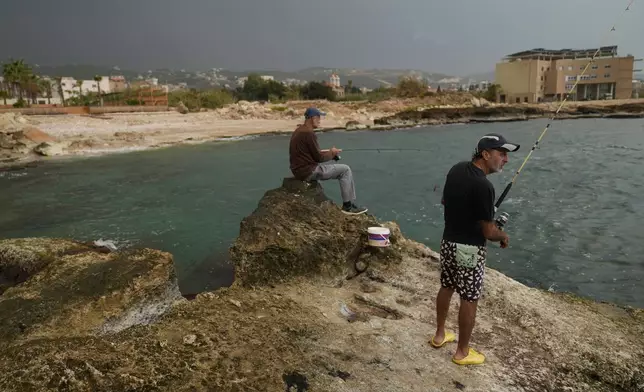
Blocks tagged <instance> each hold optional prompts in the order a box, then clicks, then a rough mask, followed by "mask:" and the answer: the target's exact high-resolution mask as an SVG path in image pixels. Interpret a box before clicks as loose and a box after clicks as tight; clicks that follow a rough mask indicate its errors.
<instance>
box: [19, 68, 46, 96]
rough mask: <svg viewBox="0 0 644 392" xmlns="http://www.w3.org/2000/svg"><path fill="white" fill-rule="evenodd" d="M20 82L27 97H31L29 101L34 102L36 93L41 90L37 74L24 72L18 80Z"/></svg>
mask: <svg viewBox="0 0 644 392" xmlns="http://www.w3.org/2000/svg"><path fill="white" fill-rule="evenodd" d="M20 84H21V85H22V88H23V89H24V90H25V92H26V93H27V98H28V99H29V98H31V103H32V104H35V103H36V102H37V98H38V95H39V94H40V93H41V92H42V90H41V84H40V79H39V78H38V76H36V75H34V74H32V73H29V74H24V75H23V76H22V78H21V80H20Z"/></svg>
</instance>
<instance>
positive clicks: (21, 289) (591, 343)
mask: <svg viewBox="0 0 644 392" xmlns="http://www.w3.org/2000/svg"><path fill="white" fill-rule="evenodd" d="M326 200H327V198H326V196H325V194H324V191H323V189H322V188H321V186H320V185H319V184H316V183H311V184H306V183H302V182H299V181H293V180H290V179H285V180H284V183H283V186H281V187H279V188H276V189H273V190H270V191H268V192H266V194H265V195H264V197H263V198H262V199H261V200H260V201H259V203H258V206H257V209H256V210H255V211H254V212H253V213H252V214H251V215H249V216H248V217H246V218H245V219H244V220H243V221H242V222H241V224H240V233H239V237H238V238H237V240H236V241H235V243H234V244H233V245H232V246H231V248H230V255H231V259H232V261H233V262H234V264H235V269H236V271H235V282H234V283H233V285H232V286H231V287H227V288H220V289H218V290H216V291H213V292H206V293H201V294H198V295H197V296H196V297H195V298H194V299H193V300H187V299H184V298H182V297H181V296H180V295H179V293H178V289H177V282H176V277H175V275H174V267H173V263H172V256H171V255H170V254H168V253H165V252H160V251H156V250H152V249H129V250H125V249H124V250H117V251H113V249H108V248H104V247H101V246H97V245H96V244H87V243H79V242H76V241H72V240H65V239H45V238H32V239H13V240H0V312H1V314H2V315H3V316H2V318H0V350H1V352H2V353H3V355H2V356H0V390H3V391H7V392H11V391H21V392H23V391H24V392H28V391H50V390H65V391H70V392H76V391H97V392H100V391H115V390H128V391H166V390H172V391H212V390H222V391H284V390H287V391H310V392H313V391H411V390H419V391H420V390H422V391H430V392H437V391H447V390H465V391H481V392H483V391H485V392H489V391H495V392H505V391H508V392H509V391H535V392H536V391H585V392H587V391H602V392H604V391H606V392H608V391H624V392H627V391H628V392H642V391H644V368H642V366H641V364H642V363H644V310H642V309H635V308H630V307H619V306H615V305H611V304H607V303H597V302H593V301H591V300H587V299H584V298H580V297H577V296H574V295H570V294H565V293H552V292H548V291H542V290H538V289H534V288H529V287H526V286H524V285H523V284H520V283H518V282H516V281H514V280H512V279H510V278H509V277H507V276H505V275H503V274H501V273H499V272H497V271H495V270H493V269H489V268H488V269H486V283H485V286H484V292H483V297H482V299H481V301H480V303H479V311H478V316H477V326H476V328H475V331H474V335H473V337H472V344H473V346H474V347H475V348H477V349H478V350H480V351H482V352H484V353H485V354H486V355H487V361H486V363H485V364H484V365H482V366H479V367H474V368H463V367H459V366H458V365H455V364H453V363H452V362H451V361H450V356H451V355H452V353H453V350H454V345H452V344H450V345H448V346H447V347H445V348H442V349H440V350H436V349H433V348H431V346H429V344H428V343H427V342H428V339H429V338H430V334H431V332H432V330H433V328H434V325H433V323H434V300H435V296H436V293H437V291H438V288H439V274H440V268H439V265H438V262H437V255H436V253H435V252H433V251H432V250H431V249H428V248H427V247H425V246H424V245H421V244H418V243H415V242H413V241H410V240H408V239H406V238H405V237H404V235H403V234H402V233H401V232H400V230H399V229H398V226H397V225H396V224H395V223H394V222H379V221H378V219H377V218H375V217H373V216H370V215H362V216H347V215H344V214H342V213H341V212H340V210H339V208H338V207H337V206H335V205H333V204H332V203H330V202H328V201H326ZM376 225H377V226H380V225H383V226H387V227H389V228H390V229H391V231H392V237H391V242H392V245H391V247H389V248H385V249H382V248H371V247H369V246H368V245H367V244H366V228H367V227H370V226H376ZM452 306H453V307H452V309H451V312H450V318H449V319H448V328H450V329H454V328H455V327H456V325H457V312H456V306H457V301H453V302H452Z"/></svg>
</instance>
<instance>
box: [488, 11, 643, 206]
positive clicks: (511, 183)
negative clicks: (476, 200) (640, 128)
mask: <svg viewBox="0 0 644 392" xmlns="http://www.w3.org/2000/svg"><path fill="white" fill-rule="evenodd" d="M634 2H635V0H630V1H629V2H628V5H627V6H626V9H625V10H624V11H623V12H622V13H621V14H620V16H619V18H618V20H617V21H616V22H615V24H613V26H612V27H611V29H610V30H609V31H608V32H607V33H605V34H610V33H612V32H613V31H616V29H615V26H616V25H617V23H618V22H619V21H620V20H621V18H622V17H623V16H624V15H625V14H626V12H627V11H630V8H631V6H632V5H633V3H634ZM605 36H606V35H605ZM605 36H604V37H605ZM600 42H601V41H600ZM601 49H602V46H601V45H600V47H599V48H597V50H596V51H595V53H594V54H593V56H592V57H591V59H590V60H589V61H588V63H587V64H586V67H585V68H584V70H583V71H582V72H581V74H580V75H578V76H577V80H576V81H575V84H573V85H572V87H571V88H570V90H568V92H567V93H566V95H565V97H564V99H563V101H561V104H560V105H559V107H558V108H557V111H556V112H555V113H554V114H553V115H552V117H550V119H549V121H548V124H547V125H546V127H545V128H544V129H543V132H541V135H539V138H538V139H537V141H536V142H535V143H534V145H533V146H532V148H531V149H530V152H529V153H528V155H527V156H526V157H525V159H524V160H523V163H522V164H521V166H519V169H518V170H517V171H516V172H515V173H514V176H513V177H512V180H511V181H510V183H509V184H508V185H507V186H506V187H505V189H504V190H503V193H501V197H499V200H498V201H497V202H496V204H495V205H494V211H495V212H496V209H497V208H499V206H500V205H501V203H502V202H503V200H504V199H505V197H506V196H507V195H508V192H510V188H512V185H513V184H514V183H515V182H516V180H517V177H518V176H519V174H520V173H521V170H523V167H524V166H525V165H526V163H527V162H528V160H529V159H530V157H531V156H532V153H533V152H534V150H535V149H537V148H538V146H539V143H540V142H541V139H543V137H544V136H545V134H546V132H548V129H549V128H550V125H551V124H552V121H553V120H554V119H555V118H556V117H557V114H559V112H560V111H561V108H563V106H564V104H565V103H566V101H567V100H568V97H569V95H570V94H571V93H572V91H574V90H575V89H576V88H577V84H579V82H580V81H581V77H582V76H583V75H584V74H585V73H586V71H587V70H588V67H590V65H591V64H592V63H593V62H594V61H595V57H597V55H598V54H599V53H600V52H601Z"/></svg>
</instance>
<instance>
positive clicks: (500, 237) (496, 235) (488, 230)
mask: <svg viewBox="0 0 644 392" xmlns="http://www.w3.org/2000/svg"><path fill="white" fill-rule="evenodd" d="M479 223H480V224H481V230H483V237H485V238H486V239H487V240H489V241H494V242H500V241H506V242H507V239H508V235H507V234H506V233H505V232H504V231H503V230H501V229H499V228H498V227H497V225H496V223H494V221H479Z"/></svg>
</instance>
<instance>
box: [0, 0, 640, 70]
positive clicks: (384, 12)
mask: <svg viewBox="0 0 644 392" xmlns="http://www.w3.org/2000/svg"><path fill="white" fill-rule="evenodd" d="M2 3H3V4H2V6H1V7H0V37H2V38H0V59H2V60H4V59H6V58H8V57H16V58H25V59H26V60H27V62H29V63H39V64H48V65H61V64H71V63H79V64H80V63H82V64H94V65H107V66H114V65H118V66H120V67H121V68H128V69H136V70H145V69H150V68H186V69H193V70H194V69H208V68H213V67H221V68H228V69H233V70H248V69H260V68H268V69H283V70H296V69H300V68H304V67H309V66H324V67H356V68H415V69H421V70H426V71H432V72H444V73H448V74H453V75H465V74H469V73H477V72H488V71H492V70H493V69H494V64H495V63H496V62H497V60H499V59H500V58H501V57H502V56H503V55H505V54H508V53H512V52H515V51H520V50H525V49H531V48H535V47H544V48H581V47H597V46H598V45H599V44H600V43H601V44H606V45H611V44H617V45H619V51H620V54H627V53H632V54H634V55H635V56H640V57H644V42H643V41H642V37H644V1H642V0H636V1H635V3H634V5H633V6H632V7H631V11H629V12H627V13H626V14H623V16H620V15H622V11H623V10H624V9H625V8H626V5H627V4H628V1H627V0H539V1H534V0H395V1H394V0H324V1H321V0H317V1H313V0H229V1H223V0H181V1H179V0H109V1H107V0H105V1H100V2H99V1H94V0H19V1H13V0H4V1H2ZM616 21H619V22H618V24H617V26H616V28H617V31H616V32H613V33H612V34H611V35H610V37H611V39H610V40H606V39H604V40H603V41H602V37H606V34H605V32H606V31H608V30H609V29H610V27H611V25H612V24H613V23H614V22H616Z"/></svg>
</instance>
